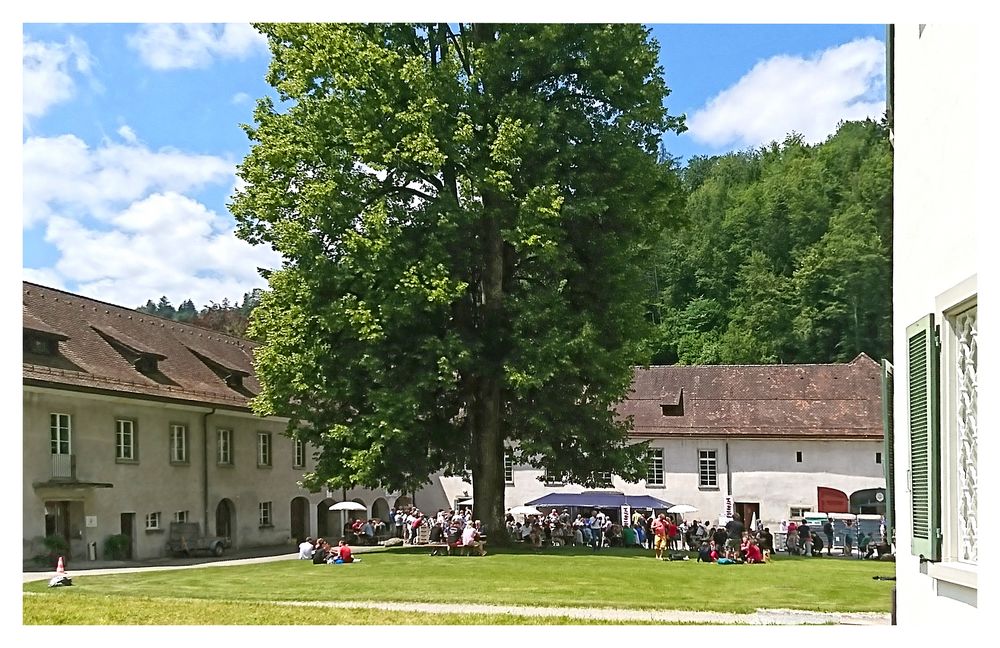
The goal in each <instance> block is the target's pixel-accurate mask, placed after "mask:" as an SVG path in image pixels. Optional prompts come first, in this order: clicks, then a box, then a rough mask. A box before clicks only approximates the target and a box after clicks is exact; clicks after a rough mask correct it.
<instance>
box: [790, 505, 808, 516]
mask: <svg viewBox="0 0 1000 648" xmlns="http://www.w3.org/2000/svg"><path fill="white" fill-rule="evenodd" d="M811 510H812V507H810V506H793V507H792V508H790V509H789V510H788V517H790V518H800V517H805V515H806V513H808V512H809V511H811Z"/></svg>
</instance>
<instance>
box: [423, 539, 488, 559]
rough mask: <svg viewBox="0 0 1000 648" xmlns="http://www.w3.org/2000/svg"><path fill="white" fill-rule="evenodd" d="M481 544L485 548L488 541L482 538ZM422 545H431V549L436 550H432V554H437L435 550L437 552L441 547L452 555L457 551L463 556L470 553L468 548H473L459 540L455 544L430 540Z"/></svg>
mask: <svg viewBox="0 0 1000 648" xmlns="http://www.w3.org/2000/svg"><path fill="white" fill-rule="evenodd" d="M479 544H480V546H482V547H483V548H484V550H485V547H486V541H485V540H480V541H479ZM422 546H424V547H430V548H431V549H433V550H434V551H432V552H431V555H435V552H437V550H439V549H444V550H445V551H447V552H448V555H449V556H450V555H452V554H453V553H457V554H458V555H460V556H462V555H469V553H468V549H471V548H473V547H472V546H466V545H464V544H462V543H461V542H457V543H455V544H451V543H448V542H428V543H425V544H423V545H422Z"/></svg>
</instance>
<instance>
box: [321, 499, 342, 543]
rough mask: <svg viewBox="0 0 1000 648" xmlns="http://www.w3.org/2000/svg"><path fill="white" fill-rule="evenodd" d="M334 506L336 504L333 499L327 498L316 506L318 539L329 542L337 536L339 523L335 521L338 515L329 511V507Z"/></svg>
mask: <svg viewBox="0 0 1000 648" xmlns="http://www.w3.org/2000/svg"><path fill="white" fill-rule="evenodd" d="M334 504H336V502H335V501H334V500H333V498H331V497H327V498H326V499H325V500H323V501H322V502H320V503H319V504H317V505H316V536H317V537H319V538H326V539H327V540H329V539H330V538H335V537H338V535H339V532H338V531H337V526H338V524H339V523H338V521H337V520H338V519H339V518H340V514H339V513H337V512H336V511H331V510H330V507H331V506H333V505H334Z"/></svg>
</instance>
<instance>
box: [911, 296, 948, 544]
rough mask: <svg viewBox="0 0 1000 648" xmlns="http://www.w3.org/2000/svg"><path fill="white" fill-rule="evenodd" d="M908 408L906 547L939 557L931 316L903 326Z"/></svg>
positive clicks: (935, 349) (935, 354) (935, 347)
mask: <svg viewBox="0 0 1000 648" xmlns="http://www.w3.org/2000/svg"><path fill="white" fill-rule="evenodd" d="M906 340H907V368H906V371H907V374H906V376H907V383H908V385H909V399H908V401H907V413H908V415H909V428H910V497H911V500H910V504H911V512H912V522H913V540H912V543H911V551H912V552H913V553H914V554H915V555H920V556H923V557H924V558H926V559H928V560H940V559H941V484H940V475H941V470H940V463H941V459H940V457H941V446H940V429H939V414H938V410H939V401H938V398H939V390H938V382H939V357H940V351H941V344H940V342H939V340H938V334H937V328H936V327H935V326H934V316H933V315H927V316H926V317H923V318H921V319H920V320H918V321H917V322H915V323H913V324H911V325H910V326H908V327H907V328H906Z"/></svg>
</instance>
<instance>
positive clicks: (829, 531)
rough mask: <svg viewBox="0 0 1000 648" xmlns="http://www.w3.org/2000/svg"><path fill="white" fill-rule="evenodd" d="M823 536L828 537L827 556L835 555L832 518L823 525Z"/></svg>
mask: <svg viewBox="0 0 1000 648" xmlns="http://www.w3.org/2000/svg"><path fill="white" fill-rule="evenodd" d="M823 535H825V536H826V555H827V556H830V555H833V520H831V519H830V518H826V522H824V523H823Z"/></svg>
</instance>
